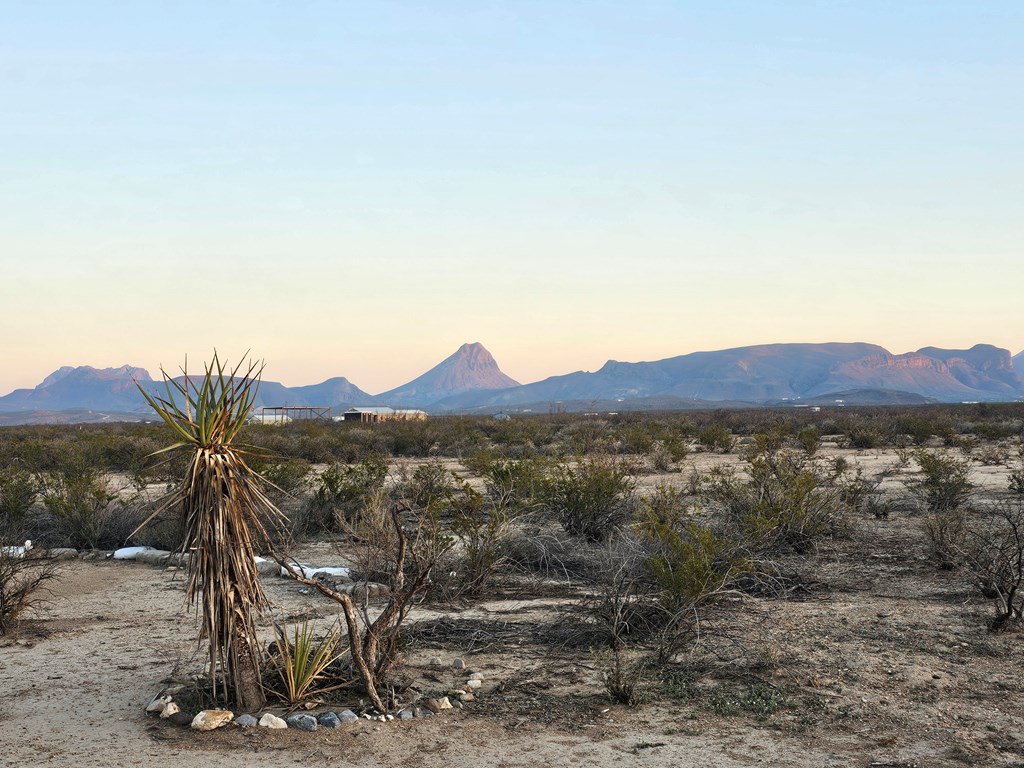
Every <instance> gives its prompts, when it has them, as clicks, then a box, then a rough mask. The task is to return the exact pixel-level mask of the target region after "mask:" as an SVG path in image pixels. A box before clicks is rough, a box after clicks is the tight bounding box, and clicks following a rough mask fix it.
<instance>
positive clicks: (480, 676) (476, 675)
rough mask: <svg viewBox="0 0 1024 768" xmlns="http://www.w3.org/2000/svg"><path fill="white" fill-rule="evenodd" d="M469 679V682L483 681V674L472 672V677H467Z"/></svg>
mask: <svg viewBox="0 0 1024 768" xmlns="http://www.w3.org/2000/svg"><path fill="white" fill-rule="evenodd" d="M469 679H470V680H483V679H484V673H483V672H474V673H473V674H472V675H470V676H469Z"/></svg>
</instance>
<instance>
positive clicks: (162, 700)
mask: <svg viewBox="0 0 1024 768" xmlns="http://www.w3.org/2000/svg"><path fill="white" fill-rule="evenodd" d="M170 703H171V697H170V696H157V697H156V698H155V699H153V700H152V701H151V702H149V704H147V705H146V714H150V715H153V714H159V713H161V712H163V711H164V707H166V706H167V705H168V704H170Z"/></svg>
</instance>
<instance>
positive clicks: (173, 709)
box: [160, 701, 181, 720]
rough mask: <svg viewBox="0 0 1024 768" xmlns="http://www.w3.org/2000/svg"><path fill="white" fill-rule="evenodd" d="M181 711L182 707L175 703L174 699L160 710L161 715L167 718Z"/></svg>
mask: <svg viewBox="0 0 1024 768" xmlns="http://www.w3.org/2000/svg"><path fill="white" fill-rule="evenodd" d="M179 712H181V707H179V706H178V705H177V704H175V703H174V702H173V701H168V702H167V704H166V706H164V708H163V709H162V710H160V717H162V718H163V719H164V720H166V719H167V718H168V717H170V716H171V715H176V714H178V713H179Z"/></svg>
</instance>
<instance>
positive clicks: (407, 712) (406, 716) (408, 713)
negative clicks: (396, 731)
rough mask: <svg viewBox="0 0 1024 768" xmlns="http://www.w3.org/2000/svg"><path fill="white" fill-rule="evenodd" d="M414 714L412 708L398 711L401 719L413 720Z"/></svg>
mask: <svg viewBox="0 0 1024 768" xmlns="http://www.w3.org/2000/svg"><path fill="white" fill-rule="evenodd" d="M412 718H413V714H412V710H411V709H403V710H402V711H401V712H399V713H398V719H399V720H412Z"/></svg>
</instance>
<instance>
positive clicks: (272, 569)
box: [256, 557, 281, 576]
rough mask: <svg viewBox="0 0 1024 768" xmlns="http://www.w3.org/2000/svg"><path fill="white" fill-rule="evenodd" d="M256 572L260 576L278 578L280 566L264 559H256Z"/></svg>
mask: <svg viewBox="0 0 1024 768" xmlns="http://www.w3.org/2000/svg"><path fill="white" fill-rule="evenodd" d="M256 571H257V572H258V573H259V575H260V576H280V575H281V566H280V565H278V564H277V563H276V562H274V561H273V560H267V558H265V557H257V558H256Z"/></svg>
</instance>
